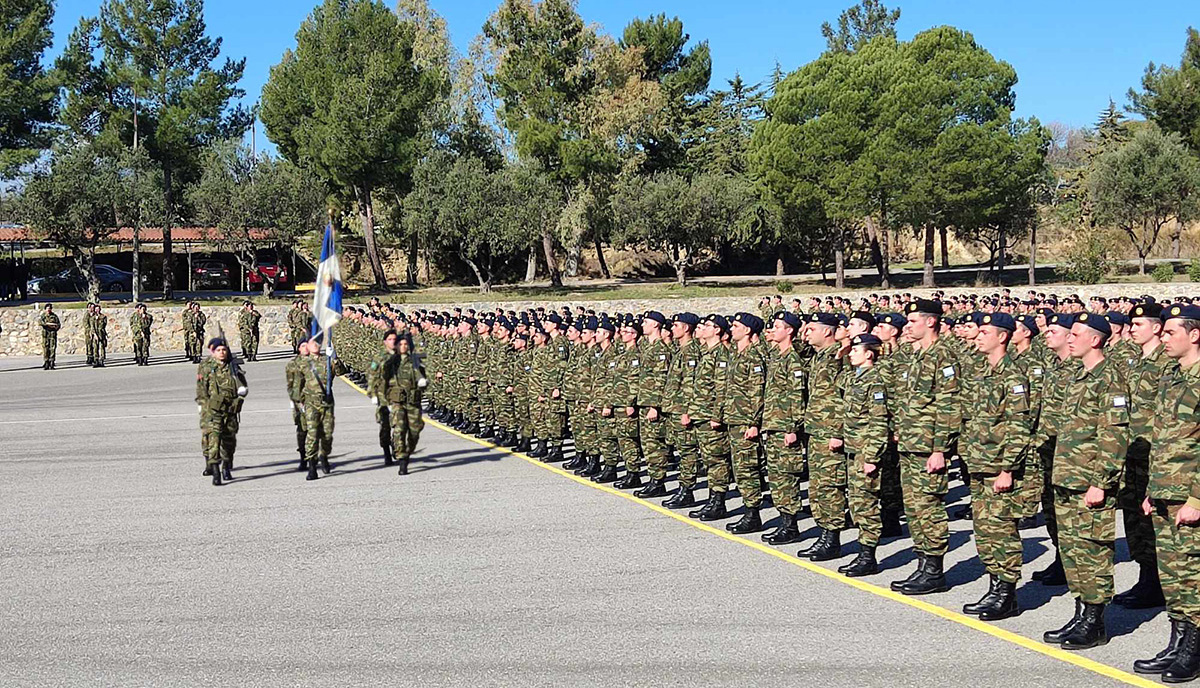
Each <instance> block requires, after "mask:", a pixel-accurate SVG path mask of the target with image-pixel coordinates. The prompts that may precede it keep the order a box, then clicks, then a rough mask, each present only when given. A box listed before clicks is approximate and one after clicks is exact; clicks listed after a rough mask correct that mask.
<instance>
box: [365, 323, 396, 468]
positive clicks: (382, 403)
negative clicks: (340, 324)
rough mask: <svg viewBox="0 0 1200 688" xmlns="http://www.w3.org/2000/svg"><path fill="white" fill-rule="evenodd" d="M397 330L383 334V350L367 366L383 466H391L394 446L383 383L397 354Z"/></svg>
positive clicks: (389, 406)
mask: <svg viewBox="0 0 1200 688" xmlns="http://www.w3.org/2000/svg"><path fill="white" fill-rule="evenodd" d="M398 336H399V335H397V334H396V331H395V330H388V331H387V332H384V333H383V348H382V349H380V350H379V351H377V352H376V353H375V355H374V357H373V358H372V359H371V362H370V363H369V364H367V396H368V397H370V398H371V399H372V401H373V402H374V404H375V422H376V423H378V424H379V448H380V449H382V450H383V465H385V466H391V465H392V460H393V458H392V457H393V452H394V445H393V443H392V418H391V410H390V409H391V405H390V404H388V402H387V398H386V397H385V396H384V394H383V392H384V390H383V383H384V379H383V378H384V374H385V372H386V366H387V363H388V361H390V360H391V358H392V356H394V355H395V354H396V339H397V337H398Z"/></svg>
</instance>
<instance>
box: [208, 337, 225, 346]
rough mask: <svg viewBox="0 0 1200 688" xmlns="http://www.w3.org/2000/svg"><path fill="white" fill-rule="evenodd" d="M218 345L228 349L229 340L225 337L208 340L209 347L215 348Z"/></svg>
mask: <svg viewBox="0 0 1200 688" xmlns="http://www.w3.org/2000/svg"><path fill="white" fill-rule="evenodd" d="M218 346H223V347H225V348H226V349H228V348H229V342H227V341H225V340H224V339H222V338H220V337H213V338H212V339H210V340H208V348H210V349H215V348H217V347H218Z"/></svg>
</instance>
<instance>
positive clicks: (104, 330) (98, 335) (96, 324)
mask: <svg viewBox="0 0 1200 688" xmlns="http://www.w3.org/2000/svg"><path fill="white" fill-rule="evenodd" d="M92 339H93V340H94V341H95V356H96V363H97V364H99V365H104V361H105V360H106V359H107V353H108V316H107V315H105V314H103V313H96V314H95V315H93V316H92Z"/></svg>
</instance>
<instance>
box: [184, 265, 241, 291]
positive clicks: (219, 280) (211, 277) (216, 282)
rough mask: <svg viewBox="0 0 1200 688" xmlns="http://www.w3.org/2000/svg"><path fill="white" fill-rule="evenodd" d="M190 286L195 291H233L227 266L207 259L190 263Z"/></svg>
mask: <svg viewBox="0 0 1200 688" xmlns="http://www.w3.org/2000/svg"><path fill="white" fill-rule="evenodd" d="M192 286H193V287H195V288H196V289H233V280H232V279H231V277H230V272H229V266H228V265H226V264H225V263H222V262H221V261H219V260H215V259H209V258H206V259H203V260H194V261H192Z"/></svg>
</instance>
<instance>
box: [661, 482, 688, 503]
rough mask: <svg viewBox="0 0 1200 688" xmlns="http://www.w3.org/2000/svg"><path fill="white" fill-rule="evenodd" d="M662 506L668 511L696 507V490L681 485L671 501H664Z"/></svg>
mask: <svg viewBox="0 0 1200 688" xmlns="http://www.w3.org/2000/svg"><path fill="white" fill-rule="evenodd" d="M662 505H663V506H665V507H666V508H668V509H686V508H688V507H691V506H696V493H695V488H693V487H688V486H687V485H684V484H682V483H681V484H680V485H679V487H677V488H676V489H675V494H673V495H671V498H670V499H667V500H664V501H663V503H662Z"/></svg>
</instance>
